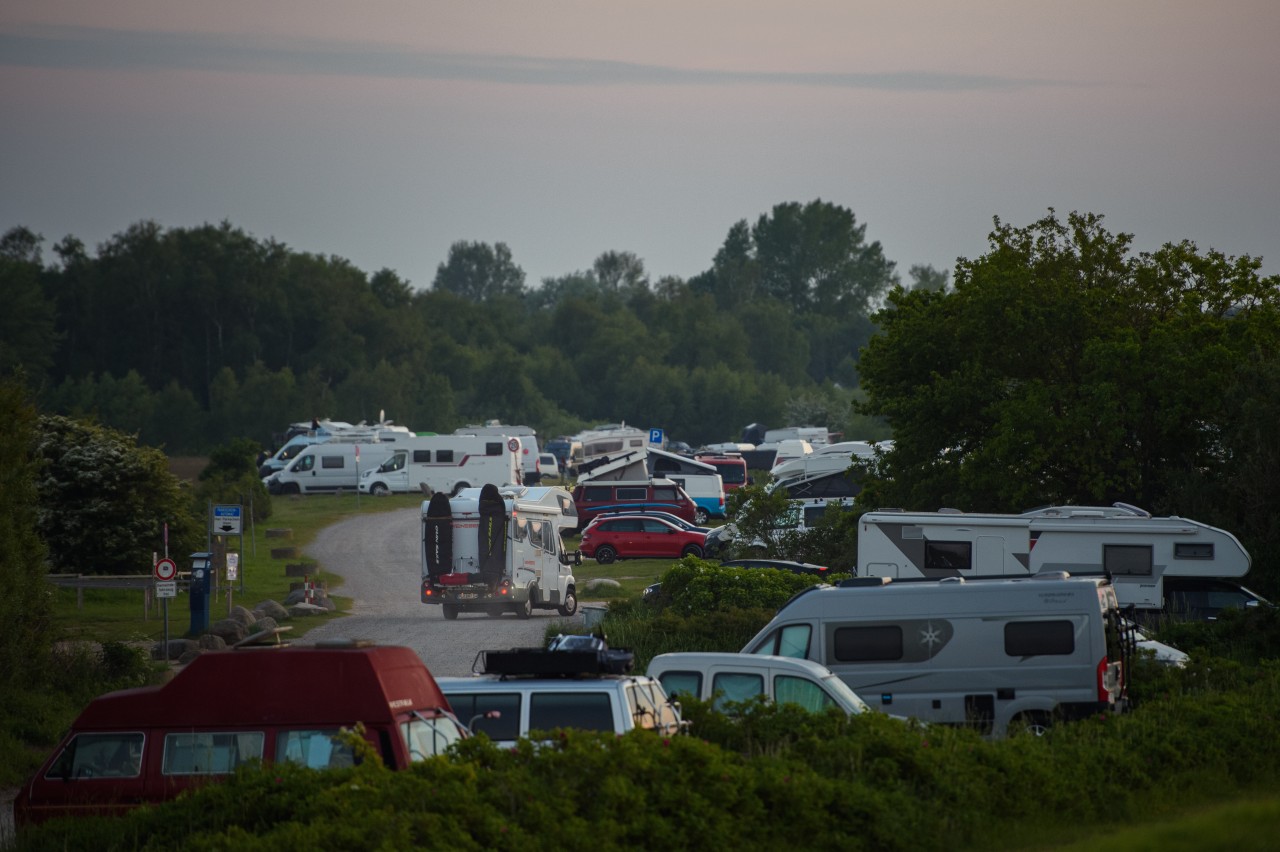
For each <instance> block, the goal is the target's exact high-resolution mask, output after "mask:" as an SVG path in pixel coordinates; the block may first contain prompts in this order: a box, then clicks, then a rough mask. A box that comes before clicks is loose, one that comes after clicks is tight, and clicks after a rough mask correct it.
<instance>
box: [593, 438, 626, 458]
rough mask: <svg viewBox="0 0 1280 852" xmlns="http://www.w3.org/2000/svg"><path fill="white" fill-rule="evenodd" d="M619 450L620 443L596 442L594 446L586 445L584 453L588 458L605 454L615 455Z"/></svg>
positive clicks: (620, 447)
mask: <svg viewBox="0 0 1280 852" xmlns="http://www.w3.org/2000/svg"><path fill="white" fill-rule="evenodd" d="M621 449H622V442H621V441H597V442H596V443H594V444H587V446H586V450H585V452H586V454H587V455H589V456H600V455H604V454H605V453H616V452H618V451H619V450H621Z"/></svg>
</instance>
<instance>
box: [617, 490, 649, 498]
mask: <svg viewBox="0 0 1280 852" xmlns="http://www.w3.org/2000/svg"><path fill="white" fill-rule="evenodd" d="M648 496H649V489H648V488H619V489H618V499H619V500H643V499H644V498H646V497H648Z"/></svg>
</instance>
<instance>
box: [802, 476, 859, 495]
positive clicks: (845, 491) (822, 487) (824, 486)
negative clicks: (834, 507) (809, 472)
mask: <svg viewBox="0 0 1280 852" xmlns="http://www.w3.org/2000/svg"><path fill="white" fill-rule="evenodd" d="M861 490H862V489H861V488H860V487H858V486H857V485H855V484H854V483H853V481H852V480H850V479H849V478H848V477H847V476H845V475H844V473H833V474H831V475H830V476H820V477H818V478H817V479H811V480H809V481H808V482H801V483H800V484H798V485H792V486H790V487H788V488H787V496H788V497H791V498H793V499H794V498H797V497H809V498H815V497H856V496H858V492H859V491H861Z"/></svg>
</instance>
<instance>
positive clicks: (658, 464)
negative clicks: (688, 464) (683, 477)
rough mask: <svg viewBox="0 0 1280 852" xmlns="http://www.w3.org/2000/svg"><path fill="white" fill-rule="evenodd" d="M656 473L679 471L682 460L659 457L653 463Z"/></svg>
mask: <svg viewBox="0 0 1280 852" xmlns="http://www.w3.org/2000/svg"><path fill="white" fill-rule="evenodd" d="M653 472H654V473H679V472H680V462H678V461H676V460H675V459H657V460H655V461H654V463H653Z"/></svg>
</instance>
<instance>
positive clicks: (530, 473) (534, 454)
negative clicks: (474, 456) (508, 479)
mask: <svg viewBox="0 0 1280 852" xmlns="http://www.w3.org/2000/svg"><path fill="white" fill-rule="evenodd" d="M453 434H455V435H484V436H488V437H490V438H494V437H507V438H515V439H516V440H517V441H518V442H519V443H520V447H519V449H518V450H517V451H516V452H517V455H518V456H519V457H518V458H517V459H516V461H517V462H518V463H519V467H520V472H521V475H522V478H521V479H520V480H516V481H515V482H514V483H512V484H513V485H539V484H541V481H542V478H541V476H540V475H539V471H538V454H539V453H540V452H541V450H539V449H538V433H537V432H535V431H534V430H533V429H531V428H529V427H528V426H509V425H505V424H503V423H501V422H500V421H498V420H486V421H485V422H484V423H483V424H481V425H476V424H473V425H471V426H462V427H460V428H458V429H454V430H453Z"/></svg>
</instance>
